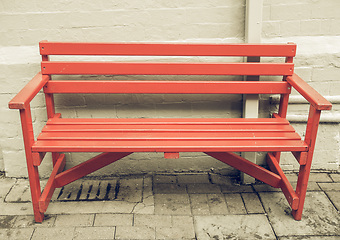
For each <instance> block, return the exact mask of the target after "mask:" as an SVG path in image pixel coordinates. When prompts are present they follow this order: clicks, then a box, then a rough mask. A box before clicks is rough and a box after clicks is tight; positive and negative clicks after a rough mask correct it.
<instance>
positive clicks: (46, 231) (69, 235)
mask: <svg viewBox="0 0 340 240" xmlns="http://www.w3.org/2000/svg"><path fill="white" fill-rule="evenodd" d="M73 236H74V228H69V227H68V228H65V227H62V228H37V229H35V231H34V233H33V236H32V238H31V239H32V240H38V239H51V240H52V239H65V240H72V239H73Z"/></svg>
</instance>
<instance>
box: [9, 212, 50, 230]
mask: <svg viewBox="0 0 340 240" xmlns="http://www.w3.org/2000/svg"><path fill="white" fill-rule="evenodd" d="M55 220H56V216H53V215H45V218H44V221H43V222H42V223H36V222H35V220H34V216H33V215H24V216H17V218H16V219H15V222H14V225H13V227H14V228H29V227H34V228H46V227H53V226H54V223H55Z"/></svg>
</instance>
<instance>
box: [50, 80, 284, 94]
mask: <svg viewBox="0 0 340 240" xmlns="http://www.w3.org/2000/svg"><path fill="white" fill-rule="evenodd" d="M44 91H45V93H136V94H138V93H142V94H148V93H183V94H192V93H195V94H225V93H229V94H283V93H285V94H286V93H290V89H289V84H288V83H286V82H269V81H268V82H264V81H263V82H244V81H50V82H48V84H47V85H46V87H45V88H44Z"/></svg>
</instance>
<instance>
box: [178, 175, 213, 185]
mask: <svg viewBox="0 0 340 240" xmlns="http://www.w3.org/2000/svg"><path fill="white" fill-rule="evenodd" d="M177 179H178V183H180V184H181V183H182V184H183V183H184V184H186V183H196V184H198V183H210V180H209V175H208V174H183V175H178V176H177Z"/></svg>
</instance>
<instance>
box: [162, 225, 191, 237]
mask: <svg viewBox="0 0 340 240" xmlns="http://www.w3.org/2000/svg"><path fill="white" fill-rule="evenodd" d="M156 239H196V238H195V230H194V226H193V225H189V226H182V227H157V228H156Z"/></svg>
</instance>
